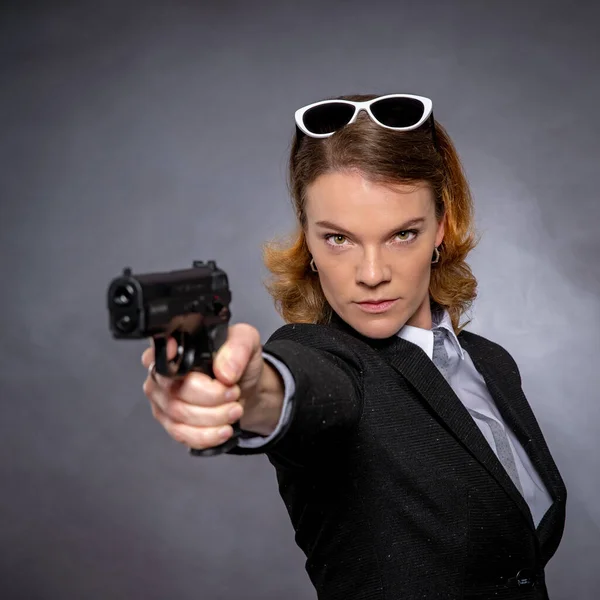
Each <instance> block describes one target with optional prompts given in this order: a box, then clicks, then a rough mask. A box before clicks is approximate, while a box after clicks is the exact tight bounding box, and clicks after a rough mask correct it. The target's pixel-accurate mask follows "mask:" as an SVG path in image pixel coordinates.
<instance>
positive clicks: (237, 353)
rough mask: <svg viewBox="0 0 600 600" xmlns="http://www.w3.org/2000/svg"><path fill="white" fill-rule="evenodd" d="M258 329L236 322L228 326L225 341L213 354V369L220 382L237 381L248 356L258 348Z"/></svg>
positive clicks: (229, 382)
mask: <svg viewBox="0 0 600 600" xmlns="http://www.w3.org/2000/svg"><path fill="white" fill-rule="evenodd" d="M260 347H261V344H260V335H259V333H258V331H257V330H256V329H255V328H254V327H252V326H250V325H248V324H247V323H236V324H235V325H232V326H231V327H229V330H228V334H227V341H226V342H225V343H224V344H223V345H222V346H221V348H219V350H218V351H217V353H216V355H215V360H214V363H213V371H214V374H215V377H216V378H217V379H219V380H220V381H221V382H223V383H225V384H228V385H231V384H233V383H237V382H238V381H239V379H240V377H241V375H242V373H243V372H244V369H245V368H246V366H247V365H248V362H249V361H250V358H251V357H252V355H253V354H254V353H255V352H258V350H259V349H260Z"/></svg>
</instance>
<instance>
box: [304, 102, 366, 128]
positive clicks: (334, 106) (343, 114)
mask: <svg viewBox="0 0 600 600" xmlns="http://www.w3.org/2000/svg"><path fill="white" fill-rule="evenodd" d="M353 114H354V107H353V106H351V105H350V104H343V103H342V102H331V103H329V104H321V105H320V106H315V107H313V108H310V109H309V110H307V111H306V112H305V113H304V117H303V121H304V127H306V129H308V131H310V132H311V133H317V134H319V133H333V132H334V131H337V130H338V129H341V128H342V127H343V126H344V125H347V124H348V121H350V119H351V118H352V115H353Z"/></svg>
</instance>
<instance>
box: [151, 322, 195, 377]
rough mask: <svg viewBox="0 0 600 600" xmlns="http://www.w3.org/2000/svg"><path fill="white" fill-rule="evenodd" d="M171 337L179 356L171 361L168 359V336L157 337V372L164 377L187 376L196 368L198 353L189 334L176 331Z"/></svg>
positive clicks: (155, 346)
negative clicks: (195, 361)
mask: <svg viewBox="0 0 600 600" xmlns="http://www.w3.org/2000/svg"><path fill="white" fill-rule="evenodd" d="M171 337H173V338H174V339H175V342H176V343H177V355H176V356H175V358H173V359H171V360H169V359H168V358H167V344H168V339H169V338H168V336H157V337H155V338H154V363H155V369H156V372H157V373H158V374H159V375H163V376H164V377H175V376H182V375H186V374H187V373H189V372H190V371H191V370H192V367H193V366H194V359H195V357H196V351H195V349H194V346H193V344H192V343H191V339H190V336H189V334H187V333H185V332H182V331H174V332H173V333H172V334H171ZM186 342H187V343H186Z"/></svg>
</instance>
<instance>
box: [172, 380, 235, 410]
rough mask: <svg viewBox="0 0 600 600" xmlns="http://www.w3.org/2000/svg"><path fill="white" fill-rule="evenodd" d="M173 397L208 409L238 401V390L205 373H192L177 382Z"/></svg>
mask: <svg viewBox="0 0 600 600" xmlns="http://www.w3.org/2000/svg"><path fill="white" fill-rule="evenodd" d="M175 395H176V396H177V397H178V398H179V399H180V400H183V401H184V402H187V403H189V404H195V405H198V406H208V407H210V406H219V405H221V404H226V403H228V402H233V401H235V400H238V399H239V397H240V388H239V386H237V385H233V386H227V385H224V384H223V383H221V382H220V381H217V380H216V379H213V378H212V377H210V376H209V375H207V374H206V373H200V372H194V373H188V374H187V375H186V376H185V377H184V378H183V379H182V380H181V381H180V382H179V385H178V387H177V389H176V394H175Z"/></svg>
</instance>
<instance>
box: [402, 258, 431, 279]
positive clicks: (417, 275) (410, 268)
mask: <svg viewBox="0 0 600 600" xmlns="http://www.w3.org/2000/svg"><path fill="white" fill-rule="evenodd" d="M430 262H431V261H430V259H429V257H428V256H426V255H422V254H418V255H417V254H415V255H414V256H411V257H410V259H409V261H407V262H406V263H405V264H404V265H402V269H401V270H400V271H399V272H398V277H399V278H400V279H401V280H403V281H405V282H407V283H411V284H418V283H421V282H423V281H425V280H427V281H428V280H429V277H430V267H429V263H430Z"/></svg>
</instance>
